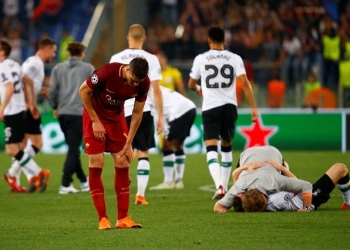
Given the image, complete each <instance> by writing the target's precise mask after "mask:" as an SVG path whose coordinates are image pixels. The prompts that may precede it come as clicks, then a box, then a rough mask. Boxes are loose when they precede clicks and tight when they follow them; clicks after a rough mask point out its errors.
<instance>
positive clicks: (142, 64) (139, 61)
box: [129, 57, 148, 80]
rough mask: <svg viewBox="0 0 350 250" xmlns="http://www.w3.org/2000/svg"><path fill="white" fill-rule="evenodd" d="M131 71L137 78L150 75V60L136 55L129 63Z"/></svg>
mask: <svg viewBox="0 0 350 250" xmlns="http://www.w3.org/2000/svg"><path fill="white" fill-rule="evenodd" d="M129 67H130V72H131V74H133V75H134V76H135V77H136V78H137V79H139V80H141V79H144V78H145V77H146V76H147V75H148V62H147V60H146V59H145V58H142V57H136V58H134V59H132V60H131V61H130V63H129Z"/></svg>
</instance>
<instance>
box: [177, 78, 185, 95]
mask: <svg viewBox="0 0 350 250" xmlns="http://www.w3.org/2000/svg"><path fill="white" fill-rule="evenodd" d="M176 90H177V92H179V93H180V94H181V95H183V96H185V97H188V95H187V92H186V89H185V85H184V82H183V80H182V79H181V80H180V81H177V82H176Z"/></svg>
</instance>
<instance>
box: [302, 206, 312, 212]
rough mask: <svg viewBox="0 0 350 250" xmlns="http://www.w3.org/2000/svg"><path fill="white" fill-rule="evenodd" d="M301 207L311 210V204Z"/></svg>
mask: <svg viewBox="0 0 350 250" xmlns="http://www.w3.org/2000/svg"><path fill="white" fill-rule="evenodd" d="M303 209H306V210H309V211H310V210H311V206H304V207H303Z"/></svg>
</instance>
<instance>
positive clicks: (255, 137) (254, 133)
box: [237, 119, 278, 148]
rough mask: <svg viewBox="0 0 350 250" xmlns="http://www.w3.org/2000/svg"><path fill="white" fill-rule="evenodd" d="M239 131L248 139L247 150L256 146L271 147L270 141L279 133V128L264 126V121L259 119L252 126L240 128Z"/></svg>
mask: <svg viewBox="0 0 350 250" xmlns="http://www.w3.org/2000/svg"><path fill="white" fill-rule="evenodd" d="M237 130H238V131H239V132H240V134H241V135H242V136H243V137H244V138H245V139H246V145H245V148H250V147H254V146H265V145H269V139H270V137H272V136H273V135H274V134H275V133H276V132H277V130H278V127H277V126H264V124H263V123H262V121H260V119H258V120H257V121H256V122H254V123H253V124H252V125H251V126H249V127H245V126H240V127H238V128H237Z"/></svg>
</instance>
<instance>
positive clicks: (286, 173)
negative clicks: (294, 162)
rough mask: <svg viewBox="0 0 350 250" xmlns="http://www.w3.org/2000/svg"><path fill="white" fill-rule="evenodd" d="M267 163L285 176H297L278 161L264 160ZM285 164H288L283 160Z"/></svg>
mask: <svg viewBox="0 0 350 250" xmlns="http://www.w3.org/2000/svg"><path fill="white" fill-rule="evenodd" d="M265 162H266V163H267V164H270V165H271V166H272V167H274V168H275V169H277V170H278V171H281V173H282V174H283V175H284V176H286V177H289V178H295V179H296V178H297V177H296V176H295V175H294V174H293V173H292V172H290V171H289V170H288V168H286V167H284V166H282V165H281V164H279V163H278V162H276V161H273V160H266V161H265ZM285 164H288V163H287V162H285Z"/></svg>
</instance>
